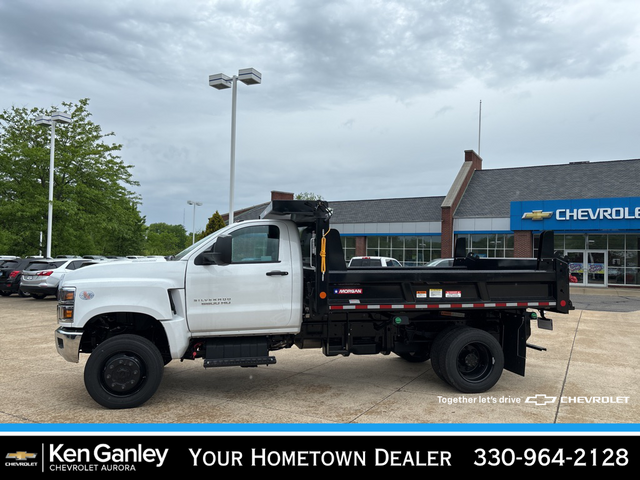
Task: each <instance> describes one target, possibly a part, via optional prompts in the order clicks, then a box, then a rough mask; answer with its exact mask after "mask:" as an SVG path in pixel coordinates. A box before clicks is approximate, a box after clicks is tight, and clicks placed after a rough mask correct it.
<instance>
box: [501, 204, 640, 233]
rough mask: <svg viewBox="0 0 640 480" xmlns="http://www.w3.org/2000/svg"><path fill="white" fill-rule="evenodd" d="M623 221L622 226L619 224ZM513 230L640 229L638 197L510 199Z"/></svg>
mask: <svg viewBox="0 0 640 480" xmlns="http://www.w3.org/2000/svg"><path fill="white" fill-rule="evenodd" d="M623 221H625V225H620V223H621V222H623ZM511 228H512V229H513V230H540V229H558V230H585V229H586V230H602V229H606V228H611V229H618V228H625V229H632V228H639V229H640V198H628V197H625V198H591V199H581V200H575V199H574V200H544V201H525V202H511Z"/></svg>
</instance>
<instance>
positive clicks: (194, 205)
mask: <svg viewBox="0 0 640 480" xmlns="http://www.w3.org/2000/svg"><path fill="white" fill-rule="evenodd" d="M187 203H188V204H189V205H193V230H192V231H191V233H192V238H191V245H193V244H194V243H196V207H200V206H202V202H194V201H193V200H187Z"/></svg>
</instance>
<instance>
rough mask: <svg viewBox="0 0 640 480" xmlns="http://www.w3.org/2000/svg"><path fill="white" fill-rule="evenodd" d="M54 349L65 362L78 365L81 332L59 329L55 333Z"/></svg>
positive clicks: (66, 328) (64, 328) (65, 328)
mask: <svg viewBox="0 0 640 480" xmlns="http://www.w3.org/2000/svg"><path fill="white" fill-rule="evenodd" d="M55 339H56V349H57V350H58V353H59V354H60V355H61V356H62V358H64V359H65V360H66V361H67V362H72V363H78V362H79V360H80V341H81V340H82V330H73V329H70V328H68V327H59V328H58V329H57V330H56V332H55Z"/></svg>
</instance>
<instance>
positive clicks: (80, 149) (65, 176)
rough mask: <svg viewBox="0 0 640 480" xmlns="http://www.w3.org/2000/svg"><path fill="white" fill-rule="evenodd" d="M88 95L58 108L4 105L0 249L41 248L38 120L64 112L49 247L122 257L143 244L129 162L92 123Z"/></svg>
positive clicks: (46, 151)
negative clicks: (67, 116)
mask: <svg viewBox="0 0 640 480" xmlns="http://www.w3.org/2000/svg"><path fill="white" fill-rule="evenodd" d="M88 105H89V100H88V99H81V100H79V101H78V102H77V103H62V107H51V108H50V109H43V108H31V109H27V108H17V107H12V108H10V109H5V110H4V111H3V112H2V113H1V114H0V231H2V232H3V233H2V235H0V251H2V252H3V253H7V254H9V253H11V254H15V255H30V254H35V253H38V252H39V251H44V250H45V245H44V244H41V241H40V239H41V238H42V239H43V242H44V241H45V240H46V228H47V206H48V196H49V156H50V138H51V137H50V135H51V132H50V128H42V127H40V126H37V125H36V124H35V120H36V118H37V117H39V116H42V115H47V116H48V115H51V113H52V112H54V111H63V112H66V113H68V114H70V115H71V117H72V119H73V122H72V123H71V124H69V125H63V124H57V125H56V131H55V133H56V139H55V170H54V188H53V192H54V197H53V231H52V245H51V247H52V252H53V255H56V254H68V253H72V254H79V255H83V254H97V253H102V254H112V255H124V254H127V253H131V252H136V251H139V249H140V248H141V247H142V246H143V242H144V230H145V227H144V218H143V217H142V216H141V215H140V212H139V210H138V206H139V203H140V199H139V197H138V196H137V195H136V194H135V193H134V192H133V191H131V190H130V188H131V187H135V186H137V185H138V183H137V182H136V181H134V180H133V178H132V174H131V172H130V169H131V168H132V166H131V165H127V164H125V163H124V162H123V161H122V159H121V158H120V156H119V154H118V153H119V152H120V150H121V149H122V145H119V144H116V143H106V142H105V139H106V138H107V137H110V136H113V135H114V133H113V132H111V133H106V134H105V133H103V132H102V129H101V128H100V126H99V125H97V124H95V123H93V122H92V121H91V118H90V117H91V113H90V112H89V110H88Z"/></svg>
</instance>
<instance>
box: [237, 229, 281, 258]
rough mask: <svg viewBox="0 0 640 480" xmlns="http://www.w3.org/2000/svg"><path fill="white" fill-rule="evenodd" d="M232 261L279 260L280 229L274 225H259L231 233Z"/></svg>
mask: <svg viewBox="0 0 640 480" xmlns="http://www.w3.org/2000/svg"><path fill="white" fill-rule="evenodd" d="M231 238H232V255H231V260H232V262H233V263H269V262H278V261H279V251H280V230H279V229H278V227H276V226H275V225H260V226H255V227H246V228H242V229H240V230H236V231H235V232H233V233H232V234H231Z"/></svg>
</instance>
